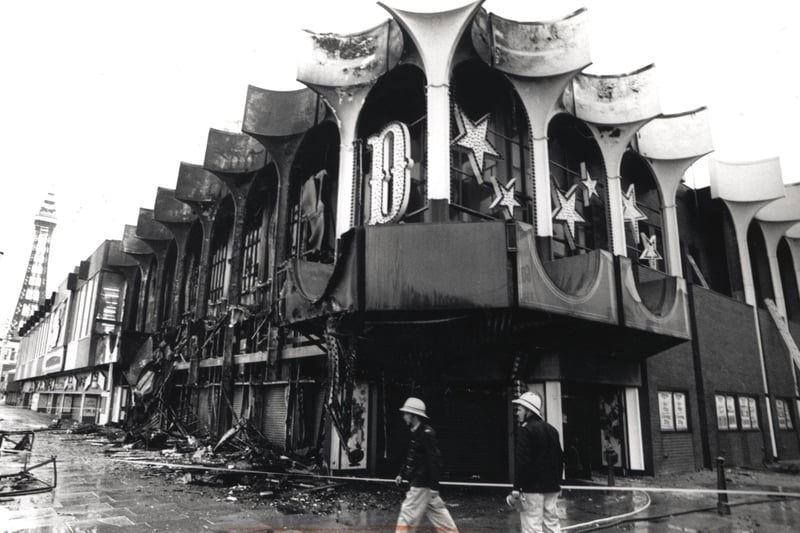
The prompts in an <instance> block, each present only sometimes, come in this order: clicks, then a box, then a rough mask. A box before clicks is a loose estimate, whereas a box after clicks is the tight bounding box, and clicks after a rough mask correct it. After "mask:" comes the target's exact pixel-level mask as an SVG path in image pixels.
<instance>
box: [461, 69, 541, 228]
mask: <svg viewBox="0 0 800 533" xmlns="http://www.w3.org/2000/svg"><path fill="white" fill-rule="evenodd" d="M487 80H488V81H487ZM467 82H475V83H467ZM483 83H486V84H489V85H486V86H483V87H481V88H479V89H477V90H475V89H473V88H474V87H475V86H476V85H480V84H483ZM450 85H451V102H452V104H451V106H450V141H451V145H450V202H449V206H450V214H449V220H450V221H451V222H473V221H480V220H509V219H511V220H518V221H521V222H525V223H528V224H532V223H533V209H534V206H533V192H532V191H529V190H527V189H528V182H529V176H530V175H531V173H532V172H533V170H532V168H531V167H532V155H531V150H532V146H531V144H532V143H531V133H530V131H531V130H530V125H529V122H528V115H527V113H526V111H525V106H524V105H523V103H522V100H521V99H520V97H519V95H518V94H517V92H516V90H515V89H514V86H513V85H512V84H511V83H510V82H508V80H506V79H505V78H504V77H503V76H502V75H501V74H500V73H499V72H497V71H496V70H493V69H491V68H489V67H488V66H487V65H485V64H484V63H482V62H480V61H477V60H466V61H463V62H461V63H459V64H458V65H456V67H455V68H454V69H453V74H452V76H451V82H450ZM463 87H467V88H468V89H462V88H463ZM462 90H464V91H473V90H475V92H480V91H483V92H485V93H490V94H491V93H497V94H494V95H492V96H487V95H485V94H484V95H483V97H480V96H481V95H476V94H475V93H473V92H462ZM498 94H500V95H502V97H503V98H505V101H502V98H501V97H497V95H498ZM487 102H488V104H487ZM459 112H461V113H463V114H464V116H465V117H466V118H467V119H469V120H471V121H473V122H477V121H479V120H481V119H482V118H483V117H485V116H487V115H488V116H489V124H488V127H487V131H486V133H487V140H488V142H489V143H490V144H491V145H492V146H493V147H494V148H495V150H496V151H497V152H498V153H499V154H500V157H493V156H488V157H486V158H485V159H484V167H483V175H482V176H481V181H482V182H483V183H478V178H477V176H476V175H475V173H474V171H473V169H472V165H471V164H470V156H469V153H468V152H467V151H466V150H464V149H461V148H458V147H456V146H454V145H453V143H452V141H453V140H454V139H456V138H457V137H458V135H459V130H458V125H457V119H456V113H459ZM515 163H519V164H518V166H517V165H516V164H515ZM500 170H502V172H500ZM501 174H502V175H504V177H505V179H497V185H498V187H501V186H507V185H508V183H509V182H510V181H511V180H512V179H514V180H515V182H514V199H515V200H516V201H517V203H518V204H519V206H518V207H514V208H513V216H511V217H507V216H506V214H507V209H506V208H504V207H503V206H499V207H495V208H490V207H488V205H490V204H491V203H493V201H494V199H495V195H496V192H495V190H494V188H493V187H492V185H491V183H490V182H489V181H488V180H487V177H491V176H494V177H495V179H496V178H497V177H498V176H500V175H501ZM470 196H472V198H471V199H467V198H468V197H470ZM476 199H477V200H478V201H477V203H476V202H475V200H476ZM484 204H486V207H485V208H484Z"/></svg>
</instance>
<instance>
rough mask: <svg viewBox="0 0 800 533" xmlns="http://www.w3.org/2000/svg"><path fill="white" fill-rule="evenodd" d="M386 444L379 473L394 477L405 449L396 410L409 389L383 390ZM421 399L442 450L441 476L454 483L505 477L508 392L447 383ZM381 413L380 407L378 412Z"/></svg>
mask: <svg viewBox="0 0 800 533" xmlns="http://www.w3.org/2000/svg"><path fill="white" fill-rule="evenodd" d="M387 392H388V394H387V398H386V400H387V402H386V406H385V409H386V410H385V416H386V427H384V428H382V429H381V430H380V432H383V431H386V437H385V440H384V438H381V437H383V436H382V435H380V434H379V435H378V443H379V449H381V448H382V447H383V446H384V442H385V446H386V448H385V458H386V460H385V462H383V468H381V470H382V471H383V472H384V473H386V474H387V475H389V474H391V475H395V474H396V472H397V469H398V468H399V465H400V463H401V462H402V460H403V458H404V454H405V452H406V449H407V445H408V429H407V428H406V427H405V425H404V424H403V421H402V416H401V414H400V413H399V412H398V409H399V408H400V406H401V405H402V404H403V401H404V400H405V398H406V397H407V396H408V395H409V391H408V388H407V387H403V386H387ZM417 394H418V395H419V396H420V397H422V398H423V399H424V400H425V403H426V404H427V407H428V414H429V416H430V419H431V425H432V426H433V427H434V428H435V430H436V434H437V437H438V441H439V447H440V449H441V451H442V463H443V464H442V467H443V468H442V477H443V478H444V479H452V480H459V481H463V480H470V479H471V480H476V481H478V480H480V481H493V482H496V481H506V480H507V479H508V460H509V455H508V430H509V429H508V428H509V425H508V418H509V412H510V411H509V406H508V398H507V394H506V388H505V387H501V386H498V385H495V384H470V383H448V384H440V385H439V386H436V387H433V386H432V387H429V388H428V389H427V390H426V391H425V393H422V394H420V393H417ZM381 410H382V411H383V407H382V408H381Z"/></svg>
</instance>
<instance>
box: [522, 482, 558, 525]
mask: <svg viewBox="0 0 800 533" xmlns="http://www.w3.org/2000/svg"><path fill="white" fill-rule="evenodd" d="M557 501H558V492H548V493H546V494H542V493H540V492H531V493H523V494H522V495H520V503H521V505H522V510H521V511H520V513H519V520H520V524H521V525H522V528H521V530H522V533H561V525H560V524H559V522H558V507H557V505H556V502H557Z"/></svg>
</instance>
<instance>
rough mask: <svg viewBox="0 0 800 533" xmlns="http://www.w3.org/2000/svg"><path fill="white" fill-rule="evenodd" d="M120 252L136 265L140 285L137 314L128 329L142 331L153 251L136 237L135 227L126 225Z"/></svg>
mask: <svg viewBox="0 0 800 533" xmlns="http://www.w3.org/2000/svg"><path fill="white" fill-rule="evenodd" d="M122 251H123V252H124V253H126V254H128V255H130V256H131V257H132V258H133V259H134V260H135V261H136V263H137V264H138V269H139V273H140V279H141V285H140V287H139V294H137V295H136V308H137V309H138V313H137V316H136V320H135V321H133V323H131V322H128V325H129V327H130V328H132V329H134V330H137V331H142V330H143V329H144V323H142V322H141V317H142V312H143V311H144V310H145V306H146V305H147V302H146V301H145V294H146V293H147V290H146V287H147V282H148V274H149V270H150V269H149V265H150V263H151V262H152V260H153V250H152V249H151V248H150V247H149V246H148V245H147V243H145V242H144V241H143V240H141V239H140V238H138V237H137V236H136V226H133V225H130V224H126V225H125V229H124V232H123V235H122Z"/></svg>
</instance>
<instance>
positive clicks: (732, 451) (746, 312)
mask: <svg viewBox="0 0 800 533" xmlns="http://www.w3.org/2000/svg"><path fill="white" fill-rule="evenodd" d="M694 305H695V310H696V316H697V337H698V343H699V348H700V359H701V364H702V367H703V382H704V387H705V402H704V406H705V409H706V413H707V419H708V438H709V446H710V452H711V455H712V457H716V456H719V455H721V456H724V457H725V458H726V460H727V463H728V464H730V465H754V464H761V462H762V460H763V458H764V455H763V451H764V445H765V442H766V441H765V440H764V436H765V435H766V434H767V431H768V429H767V425H766V421H767V419H766V413H765V412H764V408H765V403H764V394H763V387H762V380H761V363H760V361H759V356H758V341H757V337H756V330H755V322H754V317H753V309H752V307H750V306H748V305H746V304H744V303H741V302H739V301H737V300H734V299H732V298H729V297H727V296H724V295H721V294H717V293H714V292H712V291H709V290H705V289H703V288H701V287H697V286H696V287H695V290H694ZM676 366H677V365H676ZM715 394H732V395H734V396H739V395H747V396H753V397H756V398H757V399H758V408H759V412H758V415H759V426H760V430H747V431H743V430H741V429H738V430H735V431H727V430H718V429H717V416H716V407H715V402H714V395H715Z"/></svg>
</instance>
